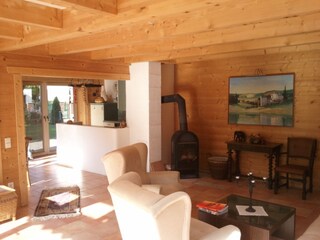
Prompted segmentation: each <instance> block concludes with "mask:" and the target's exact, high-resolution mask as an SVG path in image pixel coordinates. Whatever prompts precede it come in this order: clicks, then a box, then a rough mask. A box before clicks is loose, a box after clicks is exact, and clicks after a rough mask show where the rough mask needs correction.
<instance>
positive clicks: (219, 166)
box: [208, 156, 228, 179]
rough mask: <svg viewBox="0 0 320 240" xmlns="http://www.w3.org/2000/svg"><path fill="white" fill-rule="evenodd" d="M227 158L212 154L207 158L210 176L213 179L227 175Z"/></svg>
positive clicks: (223, 177) (224, 177)
mask: <svg viewBox="0 0 320 240" xmlns="http://www.w3.org/2000/svg"><path fill="white" fill-rule="evenodd" d="M227 161H228V158H227V157H221V156H214V157H209V158H208V164H209V170H210V173H211V176H212V177H213V178H215V179H226V178H227V175H228V162H227Z"/></svg>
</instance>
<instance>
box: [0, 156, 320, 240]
mask: <svg viewBox="0 0 320 240" xmlns="http://www.w3.org/2000/svg"><path fill="white" fill-rule="evenodd" d="M30 176H31V181H32V185H31V187H30V192H29V195H30V198H29V199H30V200H29V206H28V207H24V208H19V209H18V212H17V214H18V216H17V220H16V221H14V222H13V221H8V222H3V223H2V224H0V239H6V240H8V239H32V240H38V239H39V240H40V239H41V240H52V239H72V240H82V239H85V240H88V239H90V240H91V239H92V240H93V239H94V240H99V239H105V240H107V239H112V240H117V239H121V236H120V233H119V228H118V225H117V221H116V218H115V214H114V211H113V208H112V202H111V199H110V196H109V194H108V192H107V184H108V183H107V179H106V177H105V176H102V175H98V174H93V173H89V172H81V171H77V170H72V169H70V168H68V167H65V166H61V165H58V164H56V162H55V161H54V159H52V158H47V159H46V158H42V159H41V160H39V159H38V160H37V159H35V160H32V161H30ZM182 182H183V184H184V185H185V186H186V192H187V193H189V195H190V196H191V198H192V201H193V204H194V205H195V203H196V202H198V201H201V200H204V199H206V200H213V201H215V200H219V199H220V198H223V197H225V196H227V195H228V194H230V193H235V194H239V195H244V196H247V195H248V193H247V185H246V181H245V180H240V181H239V182H238V183H237V182H231V183H230V182H228V181H225V180H215V179H212V178H211V177H210V176H202V177H201V178H200V179H184V180H182ZM74 184H77V185H78V186H79V187H80V189H81V207H82V215H81V216H78V217H73V218H65V219H55V220H47V221H33V220H32V216H33V212H34V210H35V207H36V205H37V203H38V200H39V196H40V193H41V191H42V190H43V189H44V188H50V187H58V186H68V185H74ZM254 198H257V199H261V200H268V201H271V202H275V203H280V204H285V205H290V206H293V207H296V210H297V217H296V236H300V235H301V234H302V233H303V231H304V230H305V229H306V227H307V226H308V225H309V224H310V223H311V222H312V221H313V220H314V219H315V218H316V217H317V216H318V215H319V213H320V201H319V199H320V192H319V191H318V190H316V191H315V192H314V193H313V194H311V195H308V196H307V200H306V201H303V200H301V191H299V190H295V189H289V190H286V189H281V190H280V194H278V195H274V194H273V192H272V190H268V189H267V188H266V185H265V183H263V182H257V184H256V186H255V189H254ZM192 215H193V217H197V210H196V208H195V207H194V208H193V210H192ZM257 240H258V239H257Z"/></svg>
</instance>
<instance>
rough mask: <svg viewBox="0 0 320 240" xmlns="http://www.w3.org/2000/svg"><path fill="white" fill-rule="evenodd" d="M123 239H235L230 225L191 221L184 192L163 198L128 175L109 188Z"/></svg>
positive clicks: (237, 232) (236, 231)
mask: <svg viewBox="0 0 320 240" xmlns="http://www.w3.org/2000/svg"><path fill="white" fill-rule="evenodd" d="M108 190H109V192H110V195H111V198H112V202H113V206H114V209H115V212H116V216H117V220H118V224H119V228H120V231H121V236H122V238H123V239H124V240H136V239H139V240H144V239H145V240H149V239H152V240H189V239H191V240H209V239H214V240H222V239H223V240H238V239H240V236H241V233H240V230H239V229H238V228H237V227H235V226H232V225H228V226H225V227H223V228H220V229H218V228H216V227H214V226H211V225H209V224H207V223H205V222H202V221H200V220H197V219H194V218H191V206H192V205H191V200H190V197H189V195H188V194H187V193H185V192H175V193H172V194H170V195H168V196H163V195H160V194H157V193H154V192H151V191H148V190H146V189H144V188H142V187H141V179H140V177H139V175H138V174H137V173H135V172H129V173H126V174H124V175H122V176H121V177H119V178H118V179H117V180H116V181H114V182H113V183H112V184H110V185H109V186H108Z"/></svg>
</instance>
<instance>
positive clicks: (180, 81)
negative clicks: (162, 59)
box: [175, 51, 320, 189]
mask: <svg viewBox="0 0 320 240" xmlns="http://www.w3.org/2000/svg"><path fill="white" fill-rule="evenodd" d="M319 69H320V52H319V51H314V52H300V53H283V54H273V55H265V56H256V57H242V58H233V59H219V60H212V61H204V62H195V63H190V64H179V65H177V66H176V72H175V74H176V76H175V92H176V93H179V94H181V95H182V96H183V97H184V98H185V100H186V107H187V117H188V124H189V130H190V131H192V132H194V133H196V134H197V136H198V137H199V140H200V154H201V156H200V169H201V170H202V171H208V164H207V161H206V160H207V154H208V153H210V154H213V155H223V156H226V151H227V149H226V144H225V142H226V141H227V140H231V139H233V133H234V131H235V130H241V131H244V132H245V133H246V134H247V135H250V134H252V133H260V134H261V135H262V136H263V137H264V138H265V139H266V140H267V141H270V142H280V143H283V144H285V145H284V147H283V150H285V147H286V140H287V137H289V136H308V137H314V138H317V139H318V151H317V159H316V162H315V177H314V181H315V187H316V189H319V186H320V182H319V181H320V147H319V141H320V70H319ZM258 72H262V73H263V74H276V73H292V72H293V73H295V101H294V127H270V126H246V125H228V80H229V77H230V76H248V75H257V73H258ZM267 164H268V163H267V160H266V156H265V155H264V154H260V153H248V152H243V153H242V154H241V166H240V168H241V171H242V172H243V173H247V172H248V171H252V172H253V173H254V174H255V175H258V176H261V177H262V176H267V166H268V165H267Z"/></svg>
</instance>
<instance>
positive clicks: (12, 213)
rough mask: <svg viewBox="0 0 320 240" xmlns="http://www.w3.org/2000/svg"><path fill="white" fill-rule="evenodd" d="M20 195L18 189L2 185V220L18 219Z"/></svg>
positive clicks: (0, 200) (0, 213)
mask: <svg viewBox="0 0 320 240" xmlns="http://www.w3.org/2000/svg"><path fill="white" fill-rule="evenodd" d="M17 204H18V196H17V194H16V190H14V189H13V188H9V187H7V186H4V185H0V222H2V221H5V220H8V219H12V220H16V212H17Z"/></svg>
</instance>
